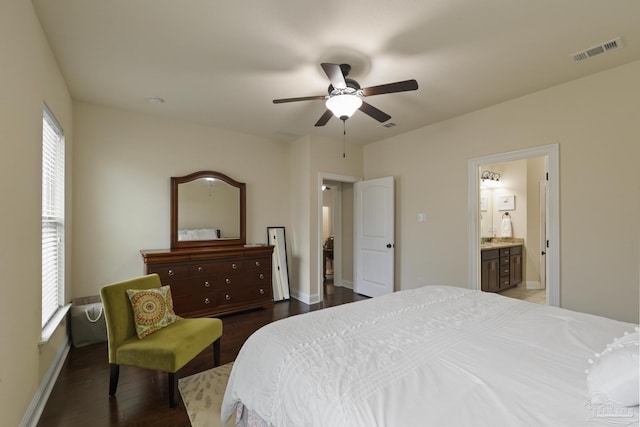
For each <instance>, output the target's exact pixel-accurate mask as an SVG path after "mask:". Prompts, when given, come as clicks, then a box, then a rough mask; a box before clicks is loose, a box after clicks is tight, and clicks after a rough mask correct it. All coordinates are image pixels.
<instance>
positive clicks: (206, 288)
mask: <svg viewBox="0 0 640 427" xmlns="http://www.w3.org/2000/svg"><path fill="white" fill-rule="evenodd" d="M216 282H217V278H216V277H215V276H213V277H207V278H192V279H181V280H174V281H172V282H169V283H167V284H168V285H169V286H171V295H172V296H173V297H176V296H186V295H192V294H206V293H209V292H213V290H214V287H215V286H216Z"/></svg>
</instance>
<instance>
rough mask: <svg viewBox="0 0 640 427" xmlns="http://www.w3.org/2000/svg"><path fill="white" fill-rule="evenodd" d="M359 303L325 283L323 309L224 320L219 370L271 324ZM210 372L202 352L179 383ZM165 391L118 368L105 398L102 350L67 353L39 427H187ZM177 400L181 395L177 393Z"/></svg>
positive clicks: (156, 380) (281, 309)
mask: <svg viewBox="0 0 640 427" xmlns="http://www.w3.org/2000/svg"><path fill="white" fill-rule="evenodd" d="M361 299H366V297H364V296H361V295H358V294H355V293H354V292H352V291H351V290H349V289H345V288H340V287H334V286H333V285H332V284H331V282H328V283H326V284H325V298H324V301H323V302H322V303H318V304H314V305H311V306H308V305H305V304H303V303H301V302H299V301H297V300H294V299H291V300H289V301H281V302H277V303H275V304H274V306H273V308H269V309H259V310H253V311H249V312H244V313H239V314H234V315H229V316H224V317H222V320H223V322H224V333H223V336H222V338H221V357H220V358H221V364H225V363H228V362H232V361H233V360H235V358H236V356H237V354H238V352H239V351H240V348H241V347H242V345H243V343H244V342H245V340H246V339H247V338H248V337H249V335H251V334H252V333H253V332H254V331H256V330H257V329H259V328H260V327H262V326H264V325H266V324H268V323H270V322H273V321H275V320H279V319H283V318H285V317H289V316H294V315H296V314H301V313H306V312H309V311H314V310H320V309H322V308H325V307H332V306H335V305H340V304H344V303H349V302H353V301H358V300H361ZM212 367H213V352H212V350H211V349H207V350H205V351H203V352H202V353H201V354H199V355H198V356H197V357H196V358H195V359H194V360H193V361H191V362H190V363H189V364H187V365H186V366H185V367H184V368H182V369H181V370H180V372H178V378H181V377H185V376H189V375H192V374H195V373H197V372H200V371H204V370H207V369H211V368H212ZM167 388H168V386H167V375H166V374H165V373H161V372H155V371H149V370H146V369H138V368H130V367H127V366H122V367H121V368H120V380H119V383H118V390H117V392H116V395H115V396H114V397H109V395H108V390H109V362H108V359H107V344H106V343H101V344H94V345H91V346H87V347H82V348H73V347H72V348H71V350H70V352H69V355H68V357H67V360H66V361H65V363H64V366H63V367H62V371H61V372H60V375H59V377H58V379H57V381H56V384H55V386H54V388H53V390H52V392H51V395H50V396H49V400H48V401H47V404H46V406H45V408H44V410H43V412H42V415H41V417H40V421H39V423H38V427H52V426H64V427H87V426H91V427H101V426H158V427H160V426H162V427H170V426H175V427H189V426H190V425H191V424H190V423H189V418H188V416H187V413H186V411H185V409H184V404H183V403H182V401H181V400H178V407H177V408H175V409H170V408H169V405H168V400H169V397H168V391H167ZM177 395H178V396H179V395H180V394H179V393H178V392H177ZM0 424H1V422H0Z"/></svg>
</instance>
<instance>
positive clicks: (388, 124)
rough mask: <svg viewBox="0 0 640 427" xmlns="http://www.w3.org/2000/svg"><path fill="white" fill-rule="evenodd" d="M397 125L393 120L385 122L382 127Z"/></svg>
mask: <svg viewBox="0 0 640 427" xmlns="http://www.w3.org/2000/svg"><path fill="white" fill-rule="evenodd" d="M395 125H396V124H395V123H393V122H389V123H385V124H383V125H382V127H384V128H392V127H394V126H395Z"/></svg>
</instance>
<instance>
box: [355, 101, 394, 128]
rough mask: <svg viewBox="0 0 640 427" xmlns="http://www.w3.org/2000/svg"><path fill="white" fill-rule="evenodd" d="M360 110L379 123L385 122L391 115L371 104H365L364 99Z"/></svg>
mask: <svg viewBox="0 0 640 427" xmlns="http://www.w3.org/2000/svg"><path fill="white" fill-rule="evenodd" d="M360 111H362V112H363V113H365V114H368V115H369V116H371V117H373V118H374V119H376V120H377V121H379V122H380V123H383V122H386V121H387V120H389V119H390V118H391V116H390V115H388V114H387V113H385V112H384V111H380V110H378V109H377V108H376V107H374V106H373V105H371V104H367V103H366V102H364V101H362V105H361V106H360Z"/></svg>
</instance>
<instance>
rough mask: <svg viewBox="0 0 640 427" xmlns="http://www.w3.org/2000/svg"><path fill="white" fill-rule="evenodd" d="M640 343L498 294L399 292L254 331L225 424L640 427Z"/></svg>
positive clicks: (622, 329)
mask: <svg viewBox="0 0 640 427" xmlns="http://www.w3.org/2000/svg"><path fill="white" fill-rule="evenodd" d="M637 337H638V327H637V325H635V324H632V323H624V322H619V321H615V320H611V319H606V318H602V317H598V316H593V315H589V314H584V313H578V312H573V311H569V310H565V309H560V308H557V307H549V306H544V305H538V304H533V303H529V302H526V301H520V300H515V299H511V298H507V297H503V296H500V295H496V294H490V293H484V292H480V291H473V290H467V289H462V288H456V287H447V286H427V287H422V288H418V289H412V290H405V291H400V292H396V293H393V294H390V295H386V296H383V297H378V298H373V299H369V300H364V301H359V302H356V303H351V304H346V305H341V306H337V307H332V308H327V309H324V310H319V311H314V312H310V313H307V314H302V315H298V316H294V317H289V318H286V319H283V320H280V321H277V322H274V323H271V324H269V325H266V326H264V327H263V328H261V329H259V330H258V331H256V332H255V333H254V334H253V335H252V336H251V337H250V338H249V339H248V340H247V341H246V343H245V344H244V346H243V347H242V349H241V351H240V353H239V354H238V357H237V359H236V361H235V363H234V366H233V369H232V372H231V375H230V377H229V383H228V386H227V389H226V392H225V396H224V400H223V405H222V421H223V423H224V422H226V421H227V420H228V419H229V418H230V417H231V416H232V415H234V414H235V416H236V423H238V424H239V425H251V426H254V425H255V426H278V427H286V426H296V427H299V426H305V427H306V426H331V427H338V426H349V427H356V426H363V427H371V426H403V427H406V426H438V427H444V426H455V427H463V426H473V427H481V426H491V427H499V426H510V427H511V426H584V425H602V423H609V424H611V423H619V424H630V425H634V424H637V423H638V406H637V404H638V401H637V399H638V397H637V390H638V369H639V368H638V348H639V347H638V338H637ZM607 345H609V347H607ZM587 372H589V373H587ZM634 387H635V389H634Z"/></svg>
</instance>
